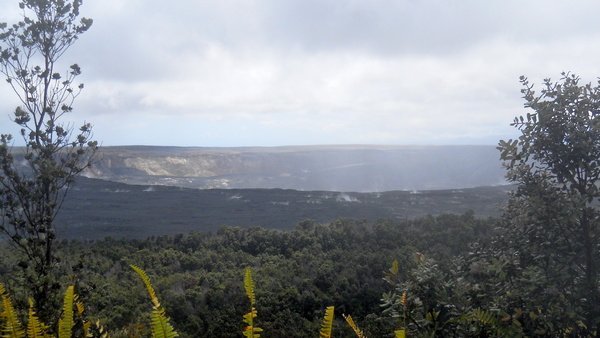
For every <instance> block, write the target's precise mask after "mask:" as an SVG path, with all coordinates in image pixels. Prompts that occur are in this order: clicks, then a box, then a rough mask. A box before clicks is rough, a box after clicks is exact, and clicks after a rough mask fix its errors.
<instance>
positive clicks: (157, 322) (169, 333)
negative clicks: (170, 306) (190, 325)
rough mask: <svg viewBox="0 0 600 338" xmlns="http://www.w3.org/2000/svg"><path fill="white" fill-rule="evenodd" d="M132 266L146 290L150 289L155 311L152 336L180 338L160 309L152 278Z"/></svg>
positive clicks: (152, 317) (153, 313)
mask: <svg viewBox="0 0 600 338" xmlns="http://www.w3.org/2000/svg"><path fill="white" fill-rule="evenodd" d="M130 266H131V268H132V269H133V270H134V271H135V272H137V274H138V275H139V276H140V278H141V279H142V281H143V282H144V284H145V285H146V289H148V294H149V295H150V299H151V300H152V305H153V309H152V314H151V316H150V318H151V320H152V336H153V337H156V338H173V337H178V336H179V334H177V332H176V331H175V329H173V326H171V324H169V317H167V316H166V312H165V310H164V309H163V308H161V307H160V302H159V301H158V297H156V292H154V288H153V287H152V284H151V283H150V278H148V275H147V274H146V272H145V271H144V270H142V269H141V268H139V267H137V266H135V265H130Z"/></svg>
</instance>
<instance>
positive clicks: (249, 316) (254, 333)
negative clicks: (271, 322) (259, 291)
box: [243, 268, 262, 338]
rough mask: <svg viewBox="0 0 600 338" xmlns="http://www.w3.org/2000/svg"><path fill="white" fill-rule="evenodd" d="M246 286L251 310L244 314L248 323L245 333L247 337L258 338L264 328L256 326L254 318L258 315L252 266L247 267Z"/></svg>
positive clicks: (245, 321)
mask: <svg viewBox="0 0 600 338" xmlns="http://www.w3.org/2000/svg"><path fill="white" fill-rule="evenodd" d="M244 288H245V289H246V295H248V298H249V299H250V312H248V313H246V314H245V315H244V323H246V324H248V325H247V326H246V327H245V328H244V332H243V334H244V336H245V337H251V338H257V337H260V333H259V332H262V329H261V328H259V327H256V326H254V318H256V316H257V312H256V309H255V308H254V303H255V301H256V297H255V296H254V281H253V280H252V272H251V271H250V268H246V274H245V276H244Z"/></svg>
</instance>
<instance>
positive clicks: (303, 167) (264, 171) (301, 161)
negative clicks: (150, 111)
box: [87, 146, 505, 192]
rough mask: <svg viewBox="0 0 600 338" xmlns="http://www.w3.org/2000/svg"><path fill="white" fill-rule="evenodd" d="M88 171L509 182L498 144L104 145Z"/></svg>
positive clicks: (176, 176) (396, 183) (261, 183)
mask: <svg viewBox="0 0 600 338" xmlns="http://www.w3.org/2000/svg"><path fill="white" fill-rule="evenodd" d="M87 175H88V176H90V177H95V178H102V179H105V180H110V181H118V182H124V183H130V184H158V185H173V186H181V187H191V188H200V189H207V188H287V189H296V190H330V191H359V192H370V191H389V190H424V189H457V188H469V187H476V186H487V185H497V184H503V183H505V180H504V170H503V169H502V167H501V165H500V162H499V160H498V153H497V150H496V149H495V148H494V147H493V146H443V147H439V146H438V147H433V146H432V147H399V146H398V147H394V146H387V147H386V146H306V147H275V148H178V147H105V148H102V149H101V152H100V154H99V157H98V160H97V161H96V163H95V164H94V166H93V167H92V168H91V170H89V171H88V172H87Z"/></svg>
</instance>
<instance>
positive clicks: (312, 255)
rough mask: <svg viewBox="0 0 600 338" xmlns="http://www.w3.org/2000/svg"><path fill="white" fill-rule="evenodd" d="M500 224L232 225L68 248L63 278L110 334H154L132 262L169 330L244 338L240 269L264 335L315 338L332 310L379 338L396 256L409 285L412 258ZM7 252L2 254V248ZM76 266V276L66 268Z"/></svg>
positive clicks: (385, 324) (440, 256) (442, 253)
mask: <svg viewBox="0 0 600 338" xmlns="http://www.w3.org/2000/svg"><path fill="white" fill-rule="evenodd" d="M493 224H494V222H493V220H480V219H477V218H475V217H473V215H472V214H470V213H469V214H465V215H440V216H435V217H434V216H431V217H424V218H420V219H415V220H398V221H392V220H383V219H382V220H379V221H377V222H373V223H368V222H366V221H356V220H350V219H340V220H337V221H334V222H332V223H330V224H317V223H315V222H312V221H305V222H303V223H301V224H299V225H297V227H296V230H293V231H277V230H270V229H263V228H260V227H253V228H248V229H241V228H237V227H229V226H226V227H222V228H221V229H220V230H219V231H218V232H217V233H190V234H188V235H183V234H180V235H175V236H159V237H152V238H150V239H148V240H125V239H119V240H115V239H111V238H107V239H105V240H102V241H97V242H83V241H66V240H65V241H59V242H57V246H56V247H57V249H58V250H59V251H58V252H59V253H60V255H61V257H62V259H63V263H62V264H61V266H62V270H61V271H63V272H62V273H63V275H64V276H70V277H69V278H68V280H67V278H65V280H64V283H72V281H73V279H72V278H75V281H76V282H77V284H76V290H77V294H78V296H79V298H80V300H81V301H82V302H83V303H85V304H86V312H87V315H86V316H87V317H92V318H98V319H99V320H100V322H101V323H102V324H103V325H104V326H105V327H104V331H103V332H106V331H109V332H118V334H120V335H132V336H135V335H136V334H138V335H142V336H143V335H144V334H146V333H143V332H142V331H144V330H150V329H151V327H150V326H149V325H147V324H146V323H147V322H148V320H147V317H148V313H147V312H146V311H144V310H143V309H144V308H145V304H147V302H148V299H147V297H148V296H144V294H146V295H148V294H149V291H148V289H147V287H146V286H145V284H142V283H139V277H136V276H135V275H136V274H135V273H133V271H131V272H130V270H129V268H128V266H129V263H134V264H135V265H136V266H139V267H140V268H143V270H144V271H147V273H148V274H151V275H152V276H154V277H153V278H152V285H153V287H154V288H153V290H161V292H160V293H161V297H160V303H161V306H163V305H164V307H165V308H167V310H168V315H169V317H170V318H171V320H170V321H169V323H171V324H172V325H173V327H174V328H175V329H176V331H177V333H178V334H179V335H180V336H182V337H198V336H212V337H214V336H218V337H236V336H239V335H240V332H241V331H242V330H241V328H240V325H239V322H238V321H236V320H235V318H242V317H243V316H244V314H247V313H248V312H249V311H248V310H247V309H248V295H247V294H246V292H245V291H246V289H245V283H244V281H243V278H240V271H239V269H238V267H239V266H247V267H250V268H251V272H252V279H253V283H255V284H256V285H260V293H258V291H257V290H254V292H255V293H256V294H255V302H256V303H255V305H254V307H255V308H259V309H260V310H261V316H260V327H261V328H262V329H264V332H265V333H268V335H269V336H277V337H282V336H284V337H307V336H314V335H315V334H316V333H317V332H319V330H320V324H321V322H322V319H323V309H324V308H325V307H326V306H327V305H330V304H335V307H336V309H337V310H338V311H343V312H345V313H351V314H352V317H353V318H354V321H355V324H356V325H357V326H358V327H360V328H361V329H362V330H363V332H364V334H365V335H367V336H369V337H384V336H386V335H389V334H390V333H391V332H393V331H394V329H395V328H397V324H396V323H395V322H394V320H392V319H390V318H386V317H383V318H381V307H380V305H379V304H380V299H381V295H382V294H383V293H384V292H385V291H386V290H387V288H388V286H387V285H388V284H387V283H386V282H385V281H384V280H383V279H382V278H381V277H382V271H384V270H387V268H388V267H387V265H388V262H389V258H390V257H395V258H397V259H398V262H399V263H398V265H399V266H402V269H401V271H399V277H400V278H404V277H405V276H406V275H407V274H408V271H409V270H410V269H412V268H413V267H414V266H416V263H415V261H414V260H412V259H411V257H412V256H413V254H412V253H413V252H415V251H420V252H424V253H426V254H427V255H428V257H436V258H437V260H438V262H440V264H442V263H444V262H447V260H448V259H449V258H452V257H453V256H451V254H450V253H451V252H455V251H456V252H460V251H461V250H463V248H464V247H466V246H465V245H464V243H463V242H462V241H461V242H460V243H455V242H453V239H449V238H455V237H454V236H456V238H461V237H460V236H458V235H455V233H456V234H462V238H469V237H472V238H476V237H477V236H479V235H478V234H479V233H488V232H489V231H490V230H489V229H491V227H492V226H493ZM481 229H487V230H485V231H483V232H480V230H481ZM445 234H447V235H448V237H444V236H446V235H445ZM450 236H452V237H450ZM5 249H6V248H5V247H2V246H0V251H2V250H5ZM0 254H10V252H9V251H4V252H0ZM11 261H12V260H3V261H0V274H1V275H2V276H4V277H6V278H7V281H8V282H10V283H9V284H10V286H11V290H12V291H11V293H12V294H13V295H15V296H20V295H23V293H26V292H25V291H21V288H20V285H19V283H18V281H15V280H14V279H13V278H14V277H11V273H10V271H13V270H12V269H15V268H17V267H14V266H12V265H11V264H10V263H11ZM80 264H81V266H82V267H83V268H82V269H80V270H76V271H75V270H72V269H71V268H69V267H73V266H76V265H80ZM155 295H156V294H155ZM256 296H258V297H256ZM15 299H17V300H18V299H19V297H15ZM25 302H26V298H25ZM223 304H227V306H224V305H223ZM256 304H258V306H257V305H256ZM23 308H25V307H23ZM340 319H342V318H341V317H340ZM342 320H343V319H342ZM254 325H256V323H254ZM91 326H92V327H91V328H90V331H93V332H94V334H96V335H98V336H99V333H98V331H99V330H98V325H94V323H92V325H91ZM246 326H247V324H246ZM80 327H81V326H80V325H79V324H78V325H77V326H76V328H77V330H80V329H79V328H80ZM77 332H79V331H77ZM147 334H149V333H147ZM333 334H334V335H335V336H340V337H347V336H352V335H356V333H355V332H354V331H353V329H352V328H351V327H350V326H349V325H346V324H344V325H334V333H333ZM261 335H262V334H261Z"/></svg>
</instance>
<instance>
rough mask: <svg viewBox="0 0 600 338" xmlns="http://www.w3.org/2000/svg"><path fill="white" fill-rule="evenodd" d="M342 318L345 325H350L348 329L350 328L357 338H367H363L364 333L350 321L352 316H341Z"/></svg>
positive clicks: (364, 337)
mask: <svg viewBox="0 0 600 338" xmlns="http://www.w3.org/2000/svg"><path fill="white" fill-rule="evenodd" d="M342 317H344V319H345V320H346V323H348V325H350V327H351V328H352V330H354V333H356V335H357V336H358V338H367V336H365V333H364V332H363V331H362V330H361V329H360V328H358V326H357V325H356V324H355V323H354V320H353V319H352V316H350V315H347V316H346V315H342Z"/></svg>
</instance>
